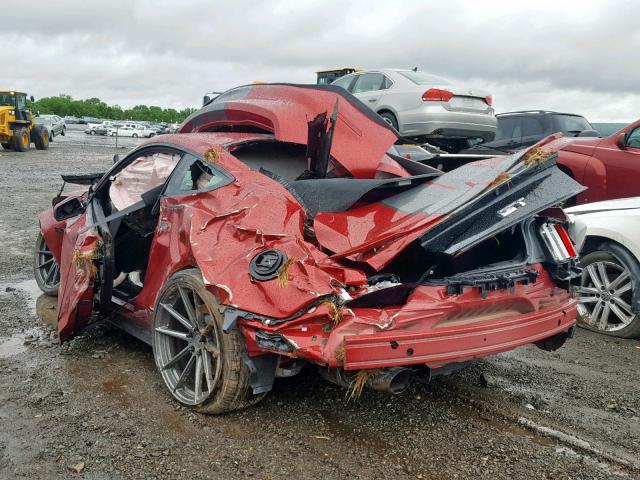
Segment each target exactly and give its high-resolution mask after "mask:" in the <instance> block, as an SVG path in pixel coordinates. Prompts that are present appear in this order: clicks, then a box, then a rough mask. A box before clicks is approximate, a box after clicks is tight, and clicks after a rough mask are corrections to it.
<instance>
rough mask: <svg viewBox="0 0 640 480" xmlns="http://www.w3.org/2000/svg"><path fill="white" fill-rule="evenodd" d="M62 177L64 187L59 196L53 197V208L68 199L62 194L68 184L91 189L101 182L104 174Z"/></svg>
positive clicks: (61, 188)
mask: <svg viewBox="0 0 640 480" xmlns="http://www.w3.org/2000/svg"><path fill="white" fill-rule="evenodd" d="M60 176H61V177H62V186H61V187H60V191H59V192H58V194H57V195H56V196H55V197H53V200H52V201H51V204H52V205H53V206H55V205H57V204H58V203H60V202H61V201H62V200H64V199H65V198H67V197H66V196H65V195H62V192H63V191H64V187H65V185H66V184H67V183H70V184H72V185H86V186H89V187H90V186H91V185H93V184H94V183H96V182H97V181H98V180H100V179H101V178H102V177H103V176H104V173H87V174H85V175H60Z"/></svg>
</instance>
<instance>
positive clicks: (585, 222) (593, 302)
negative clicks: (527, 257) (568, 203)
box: [567, 197, 640, 338]
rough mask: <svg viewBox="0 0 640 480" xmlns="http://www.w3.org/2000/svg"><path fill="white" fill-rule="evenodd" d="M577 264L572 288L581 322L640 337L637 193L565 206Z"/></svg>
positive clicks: (639, 206)
mask: <svg viewBox="0 0 640 480" xmlns="http://www.w3.org/2000/svg"><path fill="white" fill-rule="evenodd" d="M567 213H569V214H570V218H571V226H570V233H571V236H572V238H573V239H574V240H575V241H576V246H577V247H578V249H579V250H580V255H581V267H582V268H583V271H582V276H581V278H580V285H577V286H576V287H575V288H574V295H575V298H576V300H577V301H578V312H579V320H580V322H581V324H582V326H585V327H587V328H589V329H591V330H597V331H599V332H602V333H604V334H607V335H612V336H615V337H624V338H632V337H638V336H640V261H639V259H640V197H634V198H624V199H620V200H608V201H605V202H597V203H590V204H585V205H579V206H576V207H572V208H569V209H567Z"/></svg>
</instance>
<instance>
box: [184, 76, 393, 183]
mask: <svg viewBox="0 0 640 480" xmlns="http://www.w3.org/2000/svg"><path fill="white" fill-rule="evenodd" d="M336 102H337V104H338V116H337V122H336V126H335V131H334V135H333V142H332V147H331V156H332V157H333V158H334V159H335V160H336V161H337V162H338V163H340V165H342V166H343V167H344V168H345V169H346V170H347V171H348V172H349V173H350V174H351V175H352V176H353V177H355V178H373V177H374V175H375V173H376V170H377V168H378V166H379V165H380V163H381V161H382V159H383V157H384V156H385V153H386V151H387V150H388V149H389V148H390V147H391V145H393V144H394V143H395V141H396V140H397V139H398V134H397V132H396V131H395V130H394V129H393V128H391V127H390V126H389V125H388V124H387V123H386V122H384V121H383V120H382V118H381V117H379V116H378V115H377V114H375V113H374V112H373V111H371V110H369V109H368V108H367V107H366V106H365V105H364V104H363V103H362V102H360V101H359V100H358V99H357V98H356V97H354V96H353V95H351V94H350V93H349V92H347V91H346V90H344V89H343V88H340V87H337V86H335V85H291V84H257V85H246V86H243V87H238V88H234V89H232V90H229V91H227V92H225V93H223V94H221V95H219V96H218V97H216V98H215V99H214V100H213V101H211V102H210V103H208V104H207V105H205V106H204V107H202V108H201V109H200V110H198V111H197V112H195V113H193V114H192V115H190V116H189V117H188V118H187V119H186V120H185V121H184V122H183V123H182V125H181V126H180V128H179V130H178V132H179V133H190V132H211V131H233V130H234V129H235V130H236V131H247V129H249V131H256V130H258V131H260V132H263V133H272V134H273V135H274V137H275V139H276V140H279V141H283V142H289V143H297V144H301V145H306V144H307V141H308V136H309V125H308V122H309V121H311V120H313V119H314V118H315V117H316V116H317V115H318V114H321V113H325V112H326V113H327V114H331V112H332V111H333V109H334V107H335V105H336ZM363 145H364V146H366V148H363Z"/></svg>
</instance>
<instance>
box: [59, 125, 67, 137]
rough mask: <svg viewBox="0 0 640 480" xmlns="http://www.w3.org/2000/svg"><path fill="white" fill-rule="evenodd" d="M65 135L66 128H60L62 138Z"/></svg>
mask: <svg viewBox="0 0 640 480" xmlns="http://www.w3.org/2000/svg"><path fill="white" fill-rule="evenodd" d="M66 134H67V127H62V132H60V135H62V136H63V137H64V136H65V135H66Z"/></svg>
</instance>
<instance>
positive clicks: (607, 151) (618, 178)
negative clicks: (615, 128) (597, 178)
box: [593, 123, 640, 199]
mask: <svg viewBox="0 0 640 480" xmlns="http://www.w3.org/2000/svg"><path fill="white" fill-rule="evenodd" d="M634 127H635V128H634ZM620 136H621V134H614V135H612V136H610V137H607V138H606V139H604V140H603V141H602V142H601V143H600V144H598V147H597V148H596V150H595V152H594V155H593V156H594V157H595V158H597V159H598V160H600V161H601V162H602V164H603V166H604V168H605V170H606V192H607V199H613V198H626V197H637V196H640V183H639V182H638V175H639V174H640V124H638V123H636V124H635V125H634V126H632V127H631V128H630V129H629V130H628V131H627V132H625V133H624V139H622V138H619V137H620Z"/></svg>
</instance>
